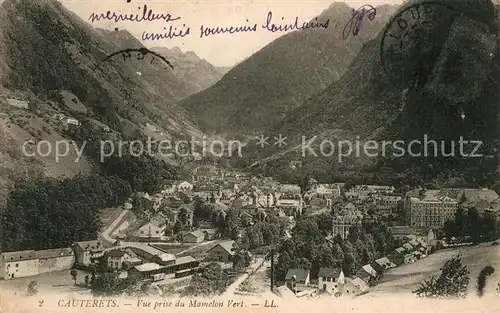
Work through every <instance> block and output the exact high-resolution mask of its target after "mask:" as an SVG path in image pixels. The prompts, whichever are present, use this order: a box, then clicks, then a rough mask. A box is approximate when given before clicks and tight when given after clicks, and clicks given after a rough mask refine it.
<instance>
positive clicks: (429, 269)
mask: <svg viewBox="0 0 500 313" xmlns="http://www.w3.org/2000/svg"><path fill="white" fill-rule="evenodd" d="M458 253H460V254H462V260H463V262H464V264H465V265H467V267H468V268H469V271H470V283H469V290H470V292H471V293H475V288H476V283H477V276H478V275H479V272H480V271H481V269H482V268H483V267H485V266H487V265H490V266H493V267H494V268H495V272H494V273H493V275H491V276H490V277H489V278H488V280H487V284H486V288H485V291H486V293H490V292H496V290H495V289H496V287H497V284H498V283H500V246H499V245H497V246H492V245H491V243H485V244H481V245H477V246H469V247H461V248H453V249H445V250H440V251H438V252H436V253H434V254H431V255H429V256H428V257H427V258H425V259H423V260H420V261H418V262H415V263H412V264H406V265H402V266H400V267H397V268H394V269H391V270H389V271H387V272H386V273H384V276H383V278H382V281H381V283H380V284H378V285H377V286H375V287H373V288H372V289H371V291H370V295H373V296H375V295H386V294H388V293H390V294H401V293H408V294H411V292H412V291H413V290H414V289H416V287H417V286H418V285H419V284H420V282H422V281H423V280H425V279H427V278H429V277H430V276H432V275H437V276H438V275H439V274H440V270H439V269H440V268H441V266H443V264H444V263H445V262H446V261H447V260H449V259H450V258H451V257H453V256H454V255H456V254H458Z"/></svg>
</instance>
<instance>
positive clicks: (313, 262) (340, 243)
mask: <svg viewBox="0 0 500 313" xmlns="http://www.w3.org/2000/svg"><path fill="white" fill-rule="evenodd" d="M331 230H332V219H331V216H330V215H329V214H323V215H318V216H315V217H307V218H303V219H300V220H298V222H297V224H296V226H295V228H294V229H293V232H292V236H291V238H289V239H287V240H285V241H283V242H282V243H281V244H280V245H279V246H278V250H277V251H278V254H279V256H278V260H277V263H276V265H275V268H274V272H275V278H276V280H278V281H283V280H284V279H285V276H286V273H287V271H288V270H289V269H291V268H302V269H306V270H310V271H311V277H312V278H315V277H317V276H318V272H319V268H320V267H333V268H342V270H343V272H344V274H345V275H346V276H351V275H354V274H355V273H356V272H357V271H358V270H359V269H360V268H361V267H362V266H363V265H365V264H369V263H372V262H373V261H374V260H376V259H377V258H380V257H382V256H384V255H387V254H389V253H391V252H392V251H393V250H394V248H395V242H394V240H393V238H392V235H391V233H390V231H389V230H388V228H387V227H386V225H384V224H383V223H381V222H376V221H365V222H363V224H362V225H359V226H358V225H355V226H352V227H351V229H350V233H349V236H348V238H346V239H345V240H343V239H342V238H341V237H340V236H336V237H335V238H328V237H329V235H330V234H331Z"/></svg>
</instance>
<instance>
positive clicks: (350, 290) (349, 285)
mask: <svg viewBox="0 0 500 313" xmlns="http://www.w3.org/2000/svg"><path fill="white" fill-rule="evenodd" d="M368 289H369V286H368V284H367V283H366V282H364V281H363V280H362V279H361V278H359V277H355V278H349V279H347V282H346V283H345V284H344V285H343V286H342V294H343V295H345V296H357V295H360V294H362V293H365V292H366V291H368Z"/></svg>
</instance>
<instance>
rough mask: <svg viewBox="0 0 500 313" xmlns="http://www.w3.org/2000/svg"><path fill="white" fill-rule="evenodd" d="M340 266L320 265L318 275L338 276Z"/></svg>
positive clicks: (340, 270)
mask: <svg viewBox="0 0 500 313" xmlns="http://www.w3.org/2000/svg"><path fill="white" fill-rule="evenodd" d="M341 272H342V269H341V268H331V267H320V268H319V273H318V277H339V276H340V273H341Z"/></svg>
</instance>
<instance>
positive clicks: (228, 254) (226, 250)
mask: <svg viewBox="0 0 500 313" xmlns="http://www.w3.org/2000/svg"><path fill="white" fill-rule="evenodd" d="M233 244H234V240H231V241H224V242H219V243H218V244H217V245H216V246H215V247H213V248H212V249H210V250H208V259H210V260H212V261H216V262H225V263H227V262H231V261H232V258H233V256H234V254H235V252H234V250H233Z"/></svg>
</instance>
